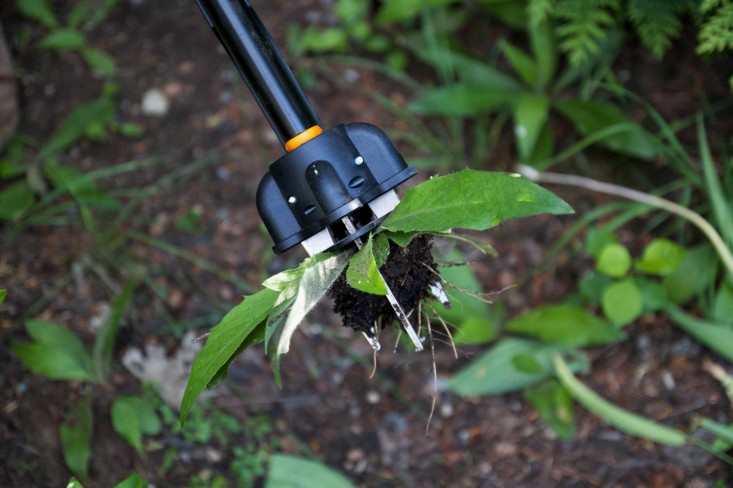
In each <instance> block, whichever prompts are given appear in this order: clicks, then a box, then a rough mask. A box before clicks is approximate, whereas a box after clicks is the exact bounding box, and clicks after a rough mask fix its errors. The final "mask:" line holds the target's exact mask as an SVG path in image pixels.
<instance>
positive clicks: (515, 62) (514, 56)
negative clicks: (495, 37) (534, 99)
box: [499, 41, 538, 86]
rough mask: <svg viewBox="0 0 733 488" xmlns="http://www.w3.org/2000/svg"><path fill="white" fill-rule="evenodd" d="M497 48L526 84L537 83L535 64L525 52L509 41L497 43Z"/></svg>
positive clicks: (533, 84) (532, 84)
mask: <svg viewBox="0 0 733 488" xmlns="http://www.w3.org/2000/svg"><path fill="white" fill-rule="evenodd" d="M499 48H500V49H501V52H502V53H503V54H504V57H505V58H506V59H507V61H508V62H509V64H510V65H511V67H512V68H514V71H516V72H517V74H518V75H519V77H520V78H521V79H522V81H524V82H525V83H526V84H527V85H528V86H535V84H537V81H538V80H537V64H536V63H535V60H534V59H532V57H531V56H529V55H528V54H527V53H525V52H524V51H522V50H521V49H519V48H518V47H516V46H514V45H512V44H511V43H509V42H506V41H504V42H501V43H499Z"/></svg>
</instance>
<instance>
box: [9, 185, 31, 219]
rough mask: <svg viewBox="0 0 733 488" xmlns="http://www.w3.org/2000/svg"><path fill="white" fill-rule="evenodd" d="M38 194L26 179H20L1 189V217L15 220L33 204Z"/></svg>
mask: <svg viewBox="0 0 733 488" xmlns="http://www.w3.org/2000/svg"><path fill="white" fill-rule="evenodd" d="M35 201H36V196H35V195H34V194H33V191H32V190H31V188H30V187H29V186H28V183H27V182H26V181H18V182H16V183H13V184H11V185H8V186H7V187H5V189H3V190H2V191H0V219H3V220H9V221H11V222H14V221H16V220H18V219H19V218H21V217H22V216H23V214H24V213H25V212H26V211H27V210H28V209H29V208H31V207H32V206H33V204H34V203H35Z"/></svg>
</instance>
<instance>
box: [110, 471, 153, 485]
mask: <svg viewBox="0 0 733 488" xmlns="http://www.w3.org/2000/svg"><path fill="white" fill-rule="evenodd" d="M147 486H148V483H147V482H146V481H145V479H144V478H143V477H142V476H140V475H139V474H138V473H133V474H131V475H130V476H128V477H127V478H125V479H124V480H122V481H120V482H119V483H117V484H116V485H115V488H146V487H147Z"/></svg>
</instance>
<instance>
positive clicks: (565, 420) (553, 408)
mask: <svg viewBox="0 0 733 488" xmlns="http://www.w3.org/2000/svg"><path fill="white" fill-rule="evenodd" d="M523 396H524V398H526V399H527V401H529V403H531V404H532V406H533V407H534V408H536V409H537V412H538V413H539V414H540V417H542V420H544V421H545V422H546V423H547V424H548V425H549V426H550V427H552V430H554V431H555V432H556V433H557V436H558V437H559V438H560V439H562V440H566V441H567V440H570V439H572V438H573V437H574V436H575V423H574V416H573V397H571V396H570V394H569V393H568V391H567V390H566V389H565V388H564V387H563V386H562V385H561V384H560V383H559V382H557V381H556V380H550V381H546V382H545V383H543V384H541V385H540V386H539V387H537V388H528V389H526V390H524V392H523Z"/></svg>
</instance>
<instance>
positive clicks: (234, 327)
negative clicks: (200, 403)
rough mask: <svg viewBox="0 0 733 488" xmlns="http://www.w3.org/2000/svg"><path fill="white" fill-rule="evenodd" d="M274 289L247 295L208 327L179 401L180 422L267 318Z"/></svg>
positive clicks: (273, 298)
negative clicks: (219, 320)
mask: <svg viewBox="0 0 733 488" xmlns="http://www.w3.org/2000/svg"><path fill="white" fill-rule="evenodd" d="M277 296H278V294H277V292H274V291H272V290H270V289H267V288H266V289H263V290H260V291H259V292H257V293H255V294H254V295H250V296H248V297H246V298H245V299H244V300H243V301H242V302H241V303H240V304H239V305H237V306H236V307H234V308H233V309H231V310H230V311H229V313H227V314H226V315H225V316H224V318H223V319H222V320H221V322H219V324H218V325H217V326H216V327H214V328H213V329H212V330H211V335H210V336H209V338H208V339H207V340H206V344H204V347H203V349H201V352H200V353H199V354H198V356H196V360H195V361H194V363H193V366H192V367H191V376H190V377H189V379H188V384H187V385H186V391H185V392H184V394H183V400H182V401H181V415H180V422H181V425H184V424H185V423H186V417H187V416H188V412H189V411H190V410H191V407H193V404H194V402H195V401H196V399H197V398H198V397H199V395H200V394H201V392H202V391H204V389H205V388H206V385H208V384H209V382H211V380H212V379H213V378H214V377H216V375H217V374H219V372H220V370H221V368H222V367H224V366H225V365H227V364H229V363H230V362H231V360H232V358H233V356H234V355H235V354H236V352H237V350H238V349H239V347H240V345H241V344H242V343H243V342H244V341H245V340H246V339H247V337H248V336H249V335H250V334H251V333H253V332H254V330H255V329H256V328H257V326H258V325H259V324H260V323H262V322H264V321H265V320H266V319H267V316H268V315H269V314H270V310H271V309H272V307H273V305H274V304H275V300H276V299H277Z"/></svg>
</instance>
